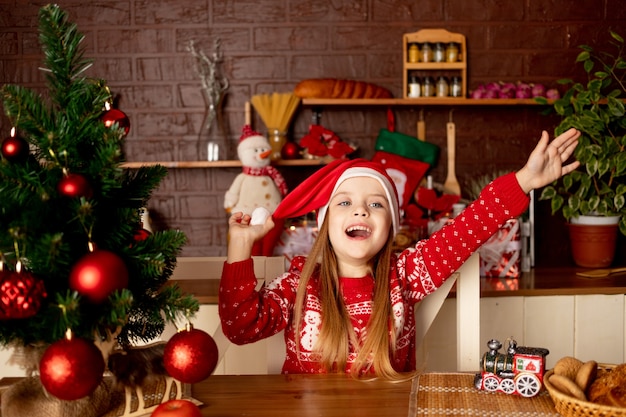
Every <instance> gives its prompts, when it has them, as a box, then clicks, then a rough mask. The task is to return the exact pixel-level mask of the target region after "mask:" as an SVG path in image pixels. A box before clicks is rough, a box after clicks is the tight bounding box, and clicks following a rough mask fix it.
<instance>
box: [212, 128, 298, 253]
mask: <svg viewBox="0 0 626 417" xmlns="http://www.w3.org/2000/svg"><path fill="white" fill-rule="evenodd" d="M271 154H272V148H271V147H270V144H269V142H268V140H267V138H265V137H264V136H263V135H261V134H260V133H258V132H255V131H254V130H252V128H251V127H250V125H245V126H244V127H243V130H242V134H241V137H240V138H239V144H238V145H237V156H238V157H239V160H240V161H241V164H242V166H243V167H242V172H241V173H240V174H239V175H237V177H236V178H235V180H234V181H233V183H232V184H231V186H230V188H229V189H228V191H226V194H225V195H224V209H225V210H226V212H227V213H229V214H230V213H237V212H242V213H244V214H249V215H250V216H252V223H253V224H254V223H263V222H264V221H265V218H266V217H267V216H268V215H271V214H272V213H273V212H274V210H276V207H278V204H280V202H281V201H282V199H283V197H284V196H285V195H287V183H286V182H285V179H284V178H283V176H282V175H281V174H280V172H278V170H277V169H276V168H274V167H273V166H271V165H270V155H271ZM279 223H280V224H279ZM282 226H283V224H282V222H277V221H275V226H274V229H272V231H270V232H269V233H268V234H267V235H266V236H265V238H264V239H263V240H262V241H260V242H257V243H256V244H255V247H254V248H253V253H252V254H253V255H259V256H272V255H273V251H274V246H275V244H276V241H277V240H278V238H279V237H280V234H281V233H282Z"/></svg>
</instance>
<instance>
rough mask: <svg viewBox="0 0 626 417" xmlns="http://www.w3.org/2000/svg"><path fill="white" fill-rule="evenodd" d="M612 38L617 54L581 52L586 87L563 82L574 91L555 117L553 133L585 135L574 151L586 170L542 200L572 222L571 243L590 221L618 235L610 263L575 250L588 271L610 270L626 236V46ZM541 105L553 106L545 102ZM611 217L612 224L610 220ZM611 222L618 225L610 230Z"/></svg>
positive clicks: (560, 104) (544, 194) (560, 183)
mask: <svg viewBox="0 0 626 417" xmlns="http://www.w3.org/2000/svg"><path fill="white" fill-rule="evenodd" d="M609 33H610V35H611V40H610V42H608V45H607V48H608V47H609V46H610V47H611V48H614V52H607V51H597V50H596V49H594V48H592V47H590V46H587V45H582V46H580V49H582V51H581V52H580V53H579V54H578V56H577V58H576V62H577V63H582V65H583V67H584V70H585V72H586V73H587V76H588V81H587V83H586V84H583V83H580V82H574V81H572V80H569V79H565V80H560V81H559V82H560V83H561V84H568V85H571V86H570V87H569V89H568V90H567V91H566V92H565V93H564V94H563V96H562V98H560V99H557V100H555V101H554V103H553V109H554V111H555V112H556V113H557V114H558V115H560V116H562V120H561V122H560V124H559V125H558V126H557V127H556V129H555V132H554V133H555V135H559V134H561V133H562V132H564V131H566V130H567V129H570V128H572V127H573V128H576V129H578V130H579V131H580V132H581V133H582V135H581V137H580V141H579V144H578V147H577V148H576V151H575V157H576V158H577V159H578V160H579V161H580V164H581V165H580V167H579V169H577V170H575V171H574V172H572V173H570V174H568V175H565V176H564V177H563V178H561V179H560V180H559V181H557V182H555V183H554V184H552V185H550V186H547V187H545V188H544V189H543V191H542V193H541V196H540V199H541V200H551V208H552V214H555V213H557V212H559V211H560V212H561V213H562V214H563V217H564V218H565V219H566V220H567V221H568V222H569V229H570V240H573V239H574V238H573V237H572V232H575V231H578V230H579V228H578V226H576V225H577V224H579V223H581V222H583V221H584V220H586V219H587V216H589V217H592V218H593V219H594V220H600V223H602V224H603V226H602V227H600V228H599V229H598V228H597V227H596V231H600V230H605V229H613V230H614V231H613V237H612V238H609V241H610V240H611V239H612V241H613V249H612V252H611V249H604V250H603V252H604V258H605V259H604V260H603V261H601V262H600V263H599V264H596V263H592V262H590V261H587V260H582V261H581V260H579V259H577V253H576V249H575V248H572V253H573V255H574V260H575V261H576V263H577V264H578V265H579V266H587V267H604V266H608V265H610V264H611V262H612V261H613V256H614V253H615V239H616V237H617V229H618V227H619V230H620V232H621V233H622V234H623V235H625V236H626V216H624V213H625V212H626V204H625V203H626V196H625V195H626V152H625V148H626V117H624V99H625V98H626V88H625V83H626V59H625V50H624V47H625V45H624V39H623V38H622V37H621V36H620V35H618V34H617V33H616V32H613V31H610V32H609ZM539 101H540V102H543V103H545V104H547V103H548V102H547V100H545V99H543V100H539ZM607 217H612V218H613V220H607V219H606V218H607ZM599 218H600V219H599ZM611 222H613V223H615V225H614V226H607V225H606V224H607V223H611ZM594 233H595V232H594ZM594 239H595V240H596V241H595V242H594V243H593V244H588V245H587V247H586V248H585V249H583V250H582V253H583V254H585V255H588V251H589V250H591V249H593V248H595V247H597V246H598V242H599V240H598V238H597V237H594ZM600 239H602V238H600ZM572 243H573V242H572ZM609 252H610V257H608V253H609ZM607 258H609V259H608V260H607Z"/></svg>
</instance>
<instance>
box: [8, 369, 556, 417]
mask: <svg viewBox="0 0 626 417" xmlns="http://www.w3.org/2000/svg"><path fill="white" fill-rule="evenodd" d="M19 380H20V378H4V379H1V380H0V387H3V386H4V387H6V386H8V385H10V384H13V383H15V382H17V381H19ZM185 392H186V393H187V394H186V395H189V393H190V395H191V398H193V399H194V400H197V401H199V402H200V403H202V404H201V405H200V410H201V413H202V416H204V417H208V416H220V417H236V416H248V417H278V416H319V417H351V416H355V417H387V416H389V417H398V416H400V417H407V416H408V417H433V416H437V417H439V416H442V417H443V416H451V415H459V416H461V415H462V416H488V417H492V416H494V415H532V416H536V417H555V416H558V415H559V414H558V413H557V412H556V410H555V409H554V403H553V401H552V399H551V398H550V396H549V394H548V393H547V391H545V390H542V391H540V392H539V393H538V394H537V395H535V396H534V397H532V398H524V397H521V396H519V395H507V394H504V393H501V392H487V391H482V390H478V389H476V388H475V387H474V374H473V373H458V372H457V373H425V374H421V375H418V376H416V377H415V378H412V379H411V378H410V379H407V380H406V381H403V382H385V381H381V380H367V381H365V380H355V379H353V378H352V377H350V376H349V375H345V374H316V375H312V374H298V375H212V376H210V377H209V378H207V379H205V380H204V381H202V382H200V383H198V384H194V385H192V386H191V390H190V391H189V390H188V389H185ZM0 393H1V390H0ZM0 398H1V396H0ZM451 413H452V414H451Z"/></svg>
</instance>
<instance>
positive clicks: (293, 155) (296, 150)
mask: <svg viewBox="0 0 626 417" xmlns="http://www.w3.org/2000/svg"><path fill="white" fill-rule="evenodd" d="M300 152H302V149H301V148H300V146H299V145H298V144H297V143H295V142H287V143H285V144H284V145H283V147H282V149H281V150H280V156H281V157H282V158H283V159H298V158H300Z"/></svg>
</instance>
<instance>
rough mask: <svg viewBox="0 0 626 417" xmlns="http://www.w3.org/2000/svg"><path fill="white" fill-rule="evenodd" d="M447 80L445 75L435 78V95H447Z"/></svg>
mask: <svg viewBox="0 0 626 417" xmlns="http://www.w3.org/2000/svg"><path fill="white" fill-rule="evenodd" d="M448 91H449V89H448V80H446V77H444V76H440V77H439V78H437V97H448Z"/></svg>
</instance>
